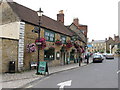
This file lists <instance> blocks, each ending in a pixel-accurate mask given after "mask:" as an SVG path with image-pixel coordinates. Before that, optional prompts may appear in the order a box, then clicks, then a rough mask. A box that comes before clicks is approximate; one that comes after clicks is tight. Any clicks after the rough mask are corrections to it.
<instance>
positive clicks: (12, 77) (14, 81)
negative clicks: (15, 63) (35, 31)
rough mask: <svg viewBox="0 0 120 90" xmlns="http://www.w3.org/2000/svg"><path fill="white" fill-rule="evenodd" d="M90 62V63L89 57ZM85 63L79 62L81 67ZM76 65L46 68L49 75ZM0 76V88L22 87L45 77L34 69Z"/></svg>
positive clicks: (76, 66)
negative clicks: (37, 73) (0, 79)
mask: <svg viewBox="0 0 120 90" xmlns="http://www.w3.org/2000/svg"><path fill="white" fill-rule="evenodd" d="M90 63H92V60H91V59H90ZM85 65H87V64H86V63H85V62H82V63H81V67H82V66H85ZM88 65H89V64H88ZM78 67H79V64H78V63H73V64H68V65H63V66H55V67H48V70H49V75H51V74H54V73H57V72H61V71H65V70H69V69H74V68H78ZM0 76H2V81H0V86H2V88H23V87H24V86H25V85H27V84H29V83H31V82H34V81H36V80H40V79H42V78H44V77H45V76H44V75H36V70H30V71H25V72H21V73H12V74H10V73H5V74H2V75H1V74H0Z"/></svg>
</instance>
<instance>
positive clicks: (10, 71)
mask: <svg viewBox="0 0 120 90" xmlns="http://www.w3.org/2000/svg"><path fill="white" fill-rule="evenodd" d="M9 73H15V61H10V62H9Z"/></svg>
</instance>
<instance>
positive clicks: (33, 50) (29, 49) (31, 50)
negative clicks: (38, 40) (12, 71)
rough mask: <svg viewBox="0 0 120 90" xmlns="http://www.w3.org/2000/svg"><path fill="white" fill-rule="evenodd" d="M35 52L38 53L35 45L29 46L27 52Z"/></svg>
mask: <svg viewBox="0 0 120 90" xmlns="http://www.w3.org/2000/svg"><path fill="white" fill-rule="evenodd" d="M35 51H36V45H35V43H32V44H27V52H29V53H31V52H35Z"/></svg>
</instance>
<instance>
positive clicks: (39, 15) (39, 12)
mask: <svg viewBox="0 0 120 90" xmlns="http://www.w3.org/2000/svg"><path fill="white" fill-rule="evenodd" d="M42 13H43V11H42V10H41V8H40V9H39V11H37V14H38V17H39V22H38V23H39V30H38V41H39V40H40V29H41V28H40V24H41V16H42ZM40 44H41V43H39V44H38V61H37V74H39V72H38V70H39V59H40Z"/></svg>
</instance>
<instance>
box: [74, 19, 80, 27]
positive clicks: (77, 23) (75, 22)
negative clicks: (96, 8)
mask: <svg viewBox="0 0 120 90" xmlns="http://www.w3.org/2000/svg"><path fill="white" fill-rule="evenodd" d="M73 23H74V24H75V25H76V26H79V19H78V18H74V19H73Z"/></svg>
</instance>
